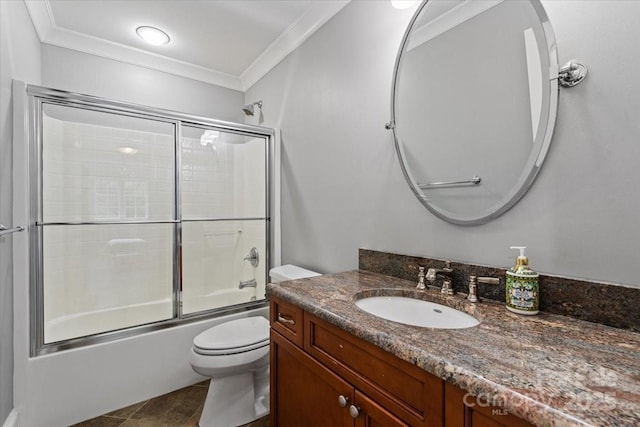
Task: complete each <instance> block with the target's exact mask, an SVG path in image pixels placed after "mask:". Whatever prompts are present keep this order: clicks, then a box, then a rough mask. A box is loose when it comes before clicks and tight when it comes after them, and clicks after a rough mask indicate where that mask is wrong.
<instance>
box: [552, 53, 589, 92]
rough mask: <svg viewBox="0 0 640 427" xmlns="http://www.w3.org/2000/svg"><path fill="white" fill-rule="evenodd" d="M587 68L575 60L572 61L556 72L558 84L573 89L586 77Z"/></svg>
mask: <svg viewBox="0 0 640 427" xmlns="http://www.w3.org/2000/svg"><path fill="white" fill-rule="evenodd" d="M587 71H588V70H587V66H586V65H584V64H583V63H582V62H579V61H578V60H576V59H572V60H570V61H569V62H567V63H566V64H564V65H563V66H562V68H560V69H559V70H558V77H556V78H557V79H558V83H560V86H562V87H574V86H576V85H579V84H580V83H582V81H583V80H584V79H585V78H586V77H587Z"/></svg>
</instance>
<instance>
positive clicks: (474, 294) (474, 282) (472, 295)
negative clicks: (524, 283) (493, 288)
mask: <svg viewBox="0 0 640 427" xmlns="http://www.w3.org/2000/svg"><path fill="white" fill-rule="evenodd" d="M478 283H487V284H489V285H499V284H500V279H498V278H497V277H478V276H475V275H471V276H469V295H467V299H468V300H469V301H471V302H479V301H480V298H478Z"/></svg>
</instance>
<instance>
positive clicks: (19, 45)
mask: <svg viewBox="0 0 640 427" xmlns="http://www.w3.org/2000/svg"><path fill="white" fill-rule="evenodd" d="M0 20H1V22H0V224H4V225H6V226H12V225H14V224H13V212H12V211H13V203H12V198H13V191H12V186H13V179H12V174H13V155H12V153H13V148H12V147H13V140H12V134H13V123H12V121H13V114H12V99H11V80H12V79H18V80H23V81H28V82H30V83H35V84H39V83H40V41H39V40H38V38H37V35H36V33H35V30H34V28H33V26H32V24H31V19H30V18H29V15H28V14H27V10H26V8H25V5H24V3H23V2H18V1H0ZM12 249H13V248H12V237H7V236H5V237H0V424H2V423H4V421H5V419H6V418H7V416H8V415H9V413H10V412H11V409H13V253H12Z"/></svg>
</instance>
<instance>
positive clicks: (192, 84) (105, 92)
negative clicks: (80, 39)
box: [42, 44, 244, 122]
mask: <svg viewBox="0 0 640 427" xmlns="http://www.w3.org/2000/svg"><path fill="white" fill-rule="evenodd" d="M42 84H43V86H46V87H51V88H54V89H62V90H67V91H71V92H79V93H84V94H87V95H95V96H100V97H103V98H110V99H115V100H119V101H127V102H132V103H135V104H141V105H148V106H152V107H156V108H165V109H168V110H174V111H179V112H183V113H189V114H196V115H200V116H205V117H210V118H216V119H221V120H227V121H234V122H242V121H243V120H244V115H243V114H242V106H243V105H244V95H243V93H242V92H240V91H237V90H232V89H227V88H223V87H220V86H214V85H211V84H208V83H203V82H199V81H196V80H191V79H187V78H184V77H178V76H174V75H172V74H167V73H164V72H161V71H156V70H151V69H149V68H143V67H138V66H136V65H131V64H127V63H124V62H119V61H114V60H110V59H105V58H102V57H99V56H95V55H89V54H86V53H82V52H78V51H75V50H70V49H64V48H60V47H57V46H52V45H48V44H43V45H42Z"/></svg>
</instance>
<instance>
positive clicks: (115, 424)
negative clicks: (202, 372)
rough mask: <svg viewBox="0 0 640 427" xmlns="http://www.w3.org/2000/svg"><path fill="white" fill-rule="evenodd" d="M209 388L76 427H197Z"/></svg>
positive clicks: (263, 423) (264, 425) (265, 421)
mask: <svg viewBox="0 0 640 427" xmlns="http://www.w3.org/2000/svg"><path fill="white" fill-rule="evenodd" d="M208 388H209V382H208V381H204V382H201V383H198V384H194V385H192V386H189V387H185V388H182V389H180V390H176V391H173V392H171V393H167V394H163V395H162V396H158V397H154V398H153V399H149V400H146V401H144V402H139V403H136V404H135V405H131V406H127V407H126V408H122V409H118V410H117V411H113V412H109V413H108V414H105V415H102V416H99V417H97V418H93V419H91V420H87V421H84V422H81V423H79V424H75V425H74V426H73V427H197V426H198V420H199V419H200V414H201V412H202V406H203V405H204V399H205V397H206V396H207V390H208ZM229 427H235V426H229ZM243 427H269V417H268V416H267V417H264V418H260V419H259V420H257V421H254V422H252V423H249V424H245V425H244V426H243Z"/></svg>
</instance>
